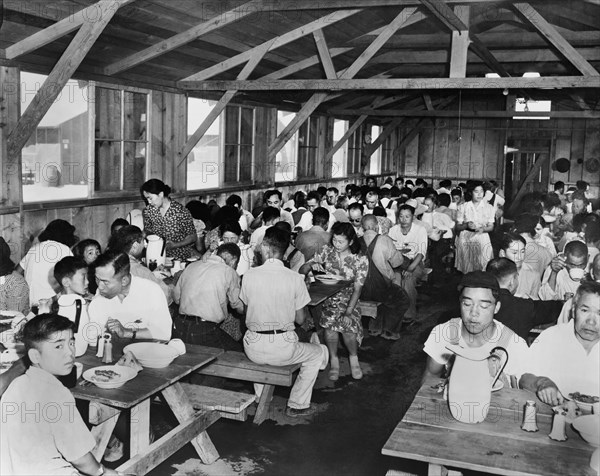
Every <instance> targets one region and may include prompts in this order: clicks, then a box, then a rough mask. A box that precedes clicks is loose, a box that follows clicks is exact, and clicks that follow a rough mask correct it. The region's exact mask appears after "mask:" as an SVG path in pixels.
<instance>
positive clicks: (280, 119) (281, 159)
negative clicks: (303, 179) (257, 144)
mask: <svg viewBox="0 0 600 476" xmlns="http://www.w3.org/2000/svg"><path fill="white" fill-rule="evenodd" d="M294 117H296V113H295V112H289V111H277V135H279V134H281V132H283V130H284V129H285V128H286V126H287V125H288V124H289V123H290V122H292V120H293V119H294ZM297 152H298V132H296V133H295V134H294V135H293V136H292V138H291V139H290V140H288V141H287V142H286V143H285V145H284V146H283V147H282V148H281V150H280V151H279V152H277V156H276V161H275V182H289V181H292V180H296V177H297V176H298V167H297Z"/></svg>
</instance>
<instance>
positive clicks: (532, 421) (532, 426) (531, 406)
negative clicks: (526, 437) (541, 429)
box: [521, 400, 538, 431]
mask: <svg viewBox="0 0 600 476" xmlns="http://www.w3.org/2000/svg"><path fill="white" fill-rule="evenodd" d="M521 430H524V431H538V426H537V407H536V405H535V401H533V400H527V403H525V414H524V415H523V424H522V425H521Z"/></svg>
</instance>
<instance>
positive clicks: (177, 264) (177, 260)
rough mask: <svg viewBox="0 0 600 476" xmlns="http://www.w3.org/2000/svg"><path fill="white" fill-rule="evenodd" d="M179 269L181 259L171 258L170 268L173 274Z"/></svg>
mask: <svg viewBox="0 0 600 476" xmlns="http://www.w3.org/2000/svg"><path fill="white" fill-rule="evenodd" d="M180 269H181V260H179V259H174V260H173V268H171V272H172V273H173V274H175V273H176V272H177V271H179V270H180Z"/></svg>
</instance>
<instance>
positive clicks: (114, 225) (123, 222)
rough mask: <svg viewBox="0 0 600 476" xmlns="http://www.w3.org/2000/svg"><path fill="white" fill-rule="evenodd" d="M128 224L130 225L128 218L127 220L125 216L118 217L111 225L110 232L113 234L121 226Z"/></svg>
mask: <svg viewBox="0 0 600 476" xmlns="http://www.w3.org/2000/svg"><path fill="white" fill-rule="evenodd" d="M127 225H129V222H128V221H127V220H125V218H117V219H116V220H115V221H113V222H112V224H111V225H110V234H111V235H112V234H113V233H114V232H115V231H116V230H118V229H119V228H121V227H123V226H127Z"/></svg>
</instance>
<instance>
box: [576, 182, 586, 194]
mask: <svg viewBox="0 0 600 476" xmlns="http://www.w3.org/2000/svg"><path fill="white" fill-rule="evenodd" d="M575 186H576V187H577V190H581V191H582V192H585V191H586V190H587V188H588V187H589V186H590V184H589V183H587V182H586V181H585V180H578V181H577V182H575Z"/></svg>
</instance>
